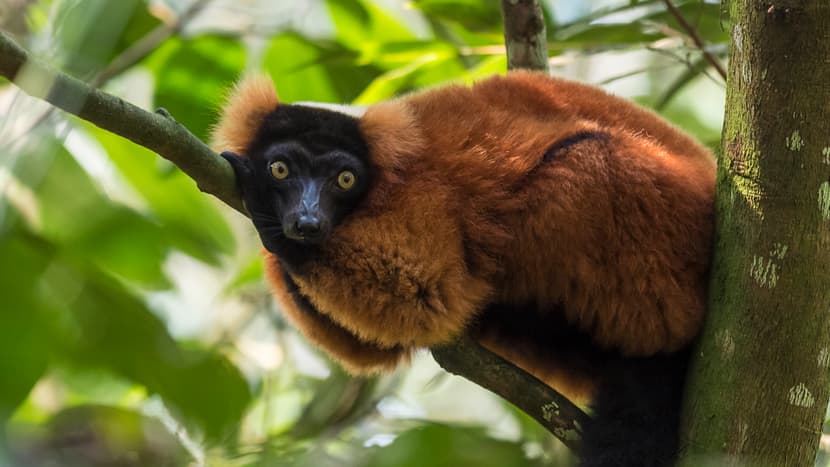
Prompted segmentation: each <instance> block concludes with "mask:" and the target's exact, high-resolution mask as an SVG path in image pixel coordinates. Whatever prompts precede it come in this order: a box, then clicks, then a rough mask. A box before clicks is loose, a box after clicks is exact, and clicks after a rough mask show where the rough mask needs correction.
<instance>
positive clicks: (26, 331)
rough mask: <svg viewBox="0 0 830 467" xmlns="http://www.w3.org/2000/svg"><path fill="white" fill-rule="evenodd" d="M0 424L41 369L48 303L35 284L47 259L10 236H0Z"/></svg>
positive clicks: (45, 350)
mask: <svg viewBox="0 0 830 467" xmlns="http://www.w3.org/2000/svg"><path fill="white" fill-rule="evenodd" d="M0 258H3V259H2V261H0V297H3V298H2V304H0V424H2V423H4V422H5V421H6V419H7V418H8V417H9V416H10V415H11V414H12V413H13V412H14V410H15V409H16V408H17V406H18V405H19V404H20V403H21V402H23V400H24V399H25V398H26V395H27V394H28V393H29V391H30V390H31V388H32V387H33V386H34V384H35V383H36V382H37V381H38V379H40V377H41V375H42V374H43V372H44V371H45V370H46V365H47V361H48V356H49V353H50V347H49V342H50V339H49V332H48V329H49V327H48V326H47V324H46V323H47V322H48V321H47V316H48V315H47V312H48V303H46V302H45V301H44V300H43V297H42V296H41V294H40V290H39V289H38V280H39V278H40V276H41V275H42V274H43V273H44V271H45V270H46V269H47V268H48V266H49V257H48V255H47V254H44V253H43V252H41V251H38V249H37V248H33V247H32V245H30V244H28V243H27V242H26V241H24V240H23V239H21V238H20V236H19V235H18V234H17V233H16V232H7V233H6V234H5V235H2V236H0Z"/></svg>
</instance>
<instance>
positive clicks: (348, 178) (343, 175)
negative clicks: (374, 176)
mask: <svg viewBox="0 0 830 467" xmlns="http://www.w3.org/2000/svg"><path fill="white" fill-rule="evenodd" d="M354 182H355V176H354V174H353V173H351V172H349V171H348V170H344V171H342V172H340V175H338V176H337V184H338V185H340V188H342V189H344V190H351V189H352V187H353V186H354Z"/></svg>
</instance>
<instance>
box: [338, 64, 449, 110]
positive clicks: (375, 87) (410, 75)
mask: <svg viewBox="0 0 830 467" xmlns="http://www.w3.org/2000/svg"><path fill="white" fill-rule="evenodd" d="M437 60H438V57H436V56H434V55H430V54H427V55H424V56H422V57H420V58H419V59H417V60H415V61H413V62H412V63H410V64H408V65H405V66H402V67H400V68H397V69H395V70H392V71H388V72H386V73H384V74H382V75H380V76H378V77H377V78H376V79H375V80H374V81H372V83H371V84H370V85H369V86H368V87H366V89H365V90H364V91H363V92H362V93H361V94H360V95H359V96H357V98H356V99H355V100H354V104H357V105H366V104H374V103H375V102H380V101H383V100H386V99H389V98H391V97H394V96H396V95H397V94H400V93H402V92H404V91H408V90H410V89H412V86H413V84H414V83H415V78H416V76H417V74H418V72H419V71H421V70H422V69H424V68H426V67H427V66H428V65H430V64H433V63H434V62H436V61H437Z"/></svg>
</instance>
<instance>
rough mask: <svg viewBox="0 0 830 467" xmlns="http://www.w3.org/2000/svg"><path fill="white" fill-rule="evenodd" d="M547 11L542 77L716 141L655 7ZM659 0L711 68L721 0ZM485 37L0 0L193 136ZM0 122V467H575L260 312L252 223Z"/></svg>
mask: <svg viewBox="0 0 830 467" xmlns="http://www.w3.org/2000/svg"><path fill="white" fill-rule="evenodd" d="M543 3H544V7H545V17H546V21H547V23H548V24H547V27H548V39H549V49H550V56H551V64H552V69H553V72H554V73H555V74H557V75H560V76H565V77H570V78H574V79H579V80H582V81H586V82H590V83H594V84H597V85H600V86H603V87H604V88H606V89H608V90H609V91H612V92H615V93H617V94H621V95H624V96H627V97H630V98H632V99H634V100H636V101H638V102H640V103H641V104H643V105H646V106H649V107H652V108H654V109H656V110H657V111H659V112H660V113H661V114H663V115H664V116H665V117H667V118H669V119H670V120H672V121H674V122H675V123H677V124H678V125H679V126H681V127H683V128H685V129H686V130H688V131H690V132H691V133H693V134H694V135H696V136H697V137H699V138H700V139H701V140H703V141H704V142H706V143H707V144H709V145H711V146H712V147H713V148H716V147H717V146H718V142H719V135H720V127H721V118H722V110H723V109H722V102H723V93H724V85H723V82H722V79H721V78H720V77H719V76H718V75H717V73H715V72H714V71H713V70H712V69H711V68H710V67H709V66H708V64H707V63H706V62H705V60H703V58H702V55H701V53H700V51H699V50H697V49H696V48H695V47H694V46H692V45H690V44H691V41H690V40H689V38H688V37H687V36H686V34H685V33H684V31H683V30H682V28H680V27H679V26H678V24H677V23H676V22H675V21H674V19H673V18H672V17H671V15H669V14H668V13H667V12H666V11H665V8H664V5H663V3H662V1H656V0H653V1H636V0H626V1H622V0H602V1H600V0H594V1H575V0H570V1H569V0H549V1H546V2H543ZM675 4H676V5H678V7H679V8H680V10H681V11H682V12H683V14H684V15H685V16H686V18H687V19H688V20H689V21H690V22H691V23H692V24H693V25H695V27H696V28H697V31H698V32H699V34H700V36H701V37H702V38H703V40H704V41H705V42H706V43H707V44H708V45H707V47H708V49H709V50H710V51H711V52H712V53H713V54H715V55H716V56H719V57H720V58H721V59H724V58H725V57H724V56H725V53H726V48H727V46H726V41H727V38H728V34H727V31H728V18H726V17H725V15H724V13H723V12H722V8H721V5H719V4H718V3H713V2H709V1H701V0H685V1H680V0H678V1H676V2H675ZM501 24H502V23H501V18H500V13H499V4H498V1H496V0H412V1H409V2H402V1H395V0H383V1H380V0H378V1H370V0H309V1H305V2H289V1H276V2H275V1H269V0H246V1H240V0H196V1H193V0H147V1H145V0H121V1H118V2H115V1H109V0H0V28H2V29H3V30H4V31H6V32H8V33H11V34H13V35H14V36H15V37H16V39H17V40H18V41H19V42H21V43H22V44H24V45H25V46H26V47H27V48H29V49H31V50H34V51H36V52H37V53H38V54H39V55H40V56H42V57H43V58H44V59H46V60H48V61H49V62H51V63H54V64H55V65H57V66H60V67H61V68H62V69H64V70H66V71H68V72H70V73H72V74H73V75H75V76H78V77H80V78H83V79H85V80H88V81H90V82H93V83H95V84H97V85H99V86H101V87H103V88H104V89H105V90H107V91H108V92H111V93H114V94H117V95H119V96H122V97H123V98H125V99H127V100H129V101H131V102H135V103H137V104H139V105H141V106H143V107H145V108H148V109H152V108H156V107H165V108H166V109H168V110H169V111H170V112H171V113H172V114H173V115H174V116H175V117H176V118H177V120H179V121H180V122H182V123H184V124H185V125H186V126H187V127H188V128H190V129H191V131H193V132H194V133H195V134H196V135H198V136H200V137H202V138H207V137H208V134H209V132H210V127H211V125H212V124H213V123H214V122H215V121H216V117H217V116H216V111H217V108H218V106H219V105H220V103H221V101H222V99H223V96H224V95H225V93H226V90H227V89H228V88H229V87H230V86H231V85H232V84H233V82H234V81H235V80H236V79H238V77H239V76H240V75H242V74H243V73H244V72H246V71H253V70H262V71H265V72H267V73H269V74H270V75H271V76H272V77H273V79H274V80H275V82H276V86H277V89H278V93H279V95H280V96H281V98H282V99H283V100H284V101H287V102H294V101H320V102H335V103H351V104H356V105H367V104H372V103H374V102H378V101H381V100H384V99H388V98H392V97H394V96H397V95H400V94H402V93H406V92H410V91H414V90H418V89H423V88H427V87H430V86H436V85H440V84H443V83H449V82H461V83H469V82H472V81H474V80H476V79H479V78H482V77H485V76H488V75H491V74H493V73H502V72H504V71H505V68H506V59H505V56H504V47H503V38H502V35H501ZM18 79H26V76H25V73H23V74H22V76H20V77H18ZM0 109H2V110H0V148H2V150H1V151H0V193H2V198H0V426H2V427H4V428H2V429H0V435H2V436H0V439H2V441H0V453H2V454H0V465H4V464H6V465H73V466H74V465H77V466H104V465H142V466H143V465H153V466H164V465H217V466H225V465H227V466H248V465H251V466H253V465H277V466H279V465H286V466H288V465H298V466H315V467H317V466H321V467H323V466H328V465H331V466H349V465H354V466H358V465H360V466H364V465H365V466H409V465H412V466H433V465H434V466H450V465H452V466H484V467H486V466H499V467H503V466H537V465H538V466H542V465H568V463H569V462H571V460H570V458H569V455H568V453H567V452H566V451H565V450H564V448H562V447H561V446H560V445H558V443H557V442H556V441H555V440H554V439H553V438H552V437H550V436H549V435H548V434H547V433H546V432H544V431H543V430H542V429H541V428H540V427H538V426H537V425H536V424H535V423H534V422H532V421H531V420H529V419H528V418H527V417H525V416H524V415H523V414H521V413H520V412H518V411H517V410H515V409H514V408H512V407H511V406H510V405H509V404H507V403H505V402H503V401H501V400H500V399H498V398H495V397H494V396H492V395H490V394H489V393H487V392H485V391H484V390H482V389H480V388H478V387H476V386H474V385H472V384H470V383H467V382H465V381H462V380H459V379H457V378H454V377H450V376H447V375H445V374H444V373H443V372H442V371H441V370H440V368H438V367H437V366H436V365H435V364H434V363H433V362H432V360H431V358H430V357H429V355H428V354H427V353H424V354H422V355H419V356H418V357H417V358H416V359H415V361H414V362H413V364H412V365H411V367H409V368H407V369H402V370H399V371H397V372H396V373H394V374H391V375H386V376H383V377H379V378H370V379H366V378H353V377H350V376H348V375H346V374H345V373H343V372H342V371H341V370H340V369H339V368H338V367H337V366H336V365H335V364H332V363H331V362H329V361H328V360H327V359H326V357H325V356H324V355H322V354H320V353H318V352H317V351H315V350H314V349H313V348H311V347H309V346H308V345H306V344H305V343H304V342H303V340H302V338H301V337H299V336H298V335H297V334H296V333H295V332H294V331H293V330H292V329H290V328H289V327H287V326H286V324H285V323H284V322H283V320H282V318H281V317H280V315H279V314H278V312H277V311H276V310H275V305H274V303H273V302H272V300H271V298H270V296H269V294H268V292H267V290H266V288H265V286H264V284H263V281H262V266H261V264H260V262H259V253H258V249H259V247H258V240H257V238H256V236H255V233H254V232H253V230H252V229H251V228H250V226H249V225H248V223H247V221H246V220H245V219H242V218H241V216H239V215H238V214H236V213H234V212H233V211H231V210H230V209H229V208H227V207H226V206H224V205H222V204H221V203H219V202H217V201H216V200H214V199H212V198H210V197H208V196H206V195H203V194H201V193H199V192H198V190H197V189H196V187H195V185H194V184H193V183H192V182H191V181H190V180H189V179H188V178H187V177H186V176H184V175H183V174H182V173H181V172H180V171H179V170H178V169H176V168H175V167H174V166H172V165H170V164H169V163H167V162H165V161H163V160H161V159H160V158H158V157H157V156H155V155H154V154H152V153H150V152H148V151H147V150H145V149H143V148H140V147H137V146H135V145H133V144H132V143H129V142H128V141H126V140H124V139H122V138H120V137H118V136H114V135H111V134H108V133H106V132H104V131H102V130H100V129H98V128H96V127H94V126H91V125H89V124H86V123H84V122H82V121H79V120H77V119H74V118H69V117H67V116H66V115H64V114H61V113H58V112H55V111H53V110H51V109H50V108H49V107H48V106H46V105H44V104H42V103H39V102H37V101H35V100H32V99H30V98H28V97H26V96H24V95H22V94H20V93H19V92H18V91H16V89H15V88H14V86H12V85H10V84H8V83H5V82H4V83H3V84H0ZM819 462H825V463H826V460H822V458H821V456H820V459H819ZM820 465H825V464H820Z"/></svg>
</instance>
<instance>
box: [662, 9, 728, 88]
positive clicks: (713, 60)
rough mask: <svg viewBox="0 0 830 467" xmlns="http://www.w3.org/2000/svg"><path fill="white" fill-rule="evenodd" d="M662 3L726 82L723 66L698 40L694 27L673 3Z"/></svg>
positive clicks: (699, 39)
mask: <svg viewBox="0 0 830 467" xmlns="http://www.w3.org/2000/svg"><path fill="white" fill-rule="evenodd" d="M663 3H665V4H666V9H667V10H669V13H671V15H672V16H673V17H674V19H675V20H676V21H677V22H678V24H680V27H682V28H683V30H684V31H686V34H687V35H688V36H689V38H690V39H691V40H692V42H694V44H695V46H696V47H697V48H698V49H700V51H701V53H703V57H704V58H705V59H706V61H707V62H709V64H710V65H712V67H713V68H714V69H715V70H717V72H718V74H719V75H720V77H721V78H723V80H724V81H726V70H725V69H724V68H723V65H722V64H721V62H720V61H719V60H718V59H717V57H715V56H714V55H712V53H711V52H709V51H708V50H707V49H706V44H705V43H704V42H703V39H701V38H700V34H698V33H697V30H696V29H695V27H694V26H692V25H691V24H689V22H688V21H687V20H686V18H685V17H684V16H683V13H682V12H681V11H680V10H678V9H677V7H676V6H674V3H672V2H671V0H663Z"/></svg>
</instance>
